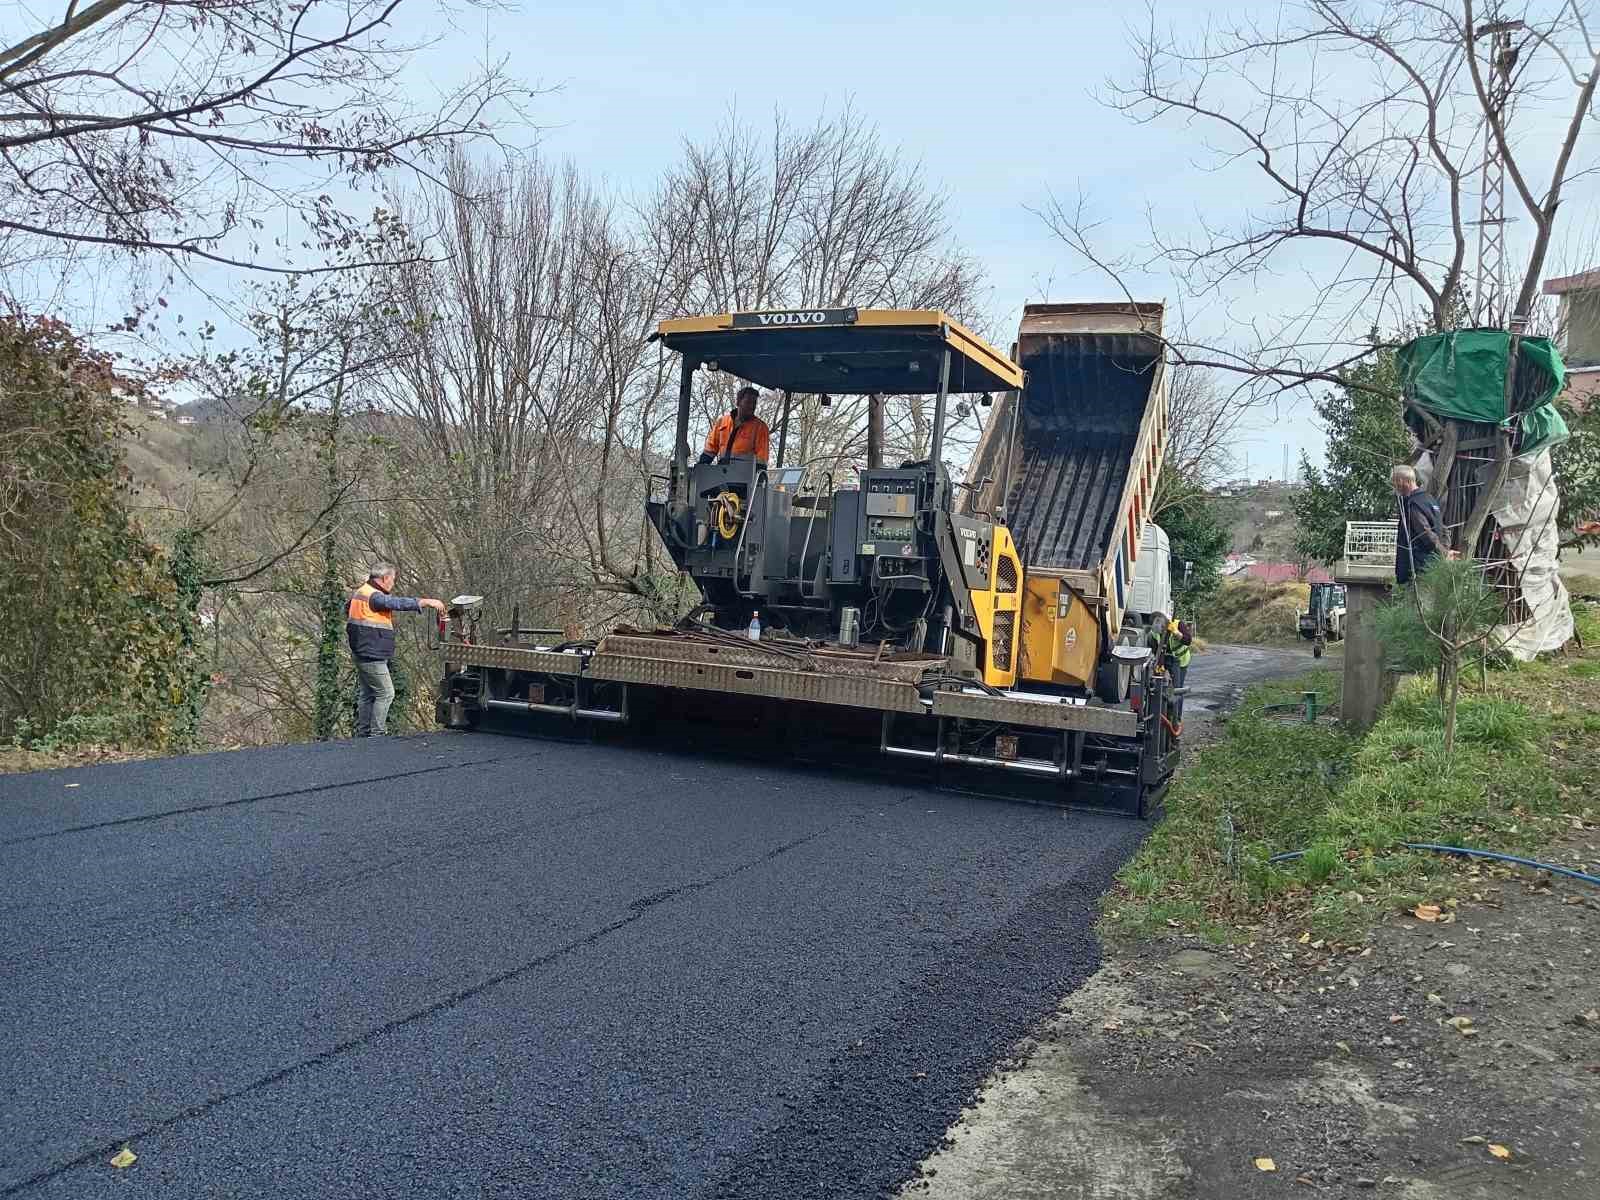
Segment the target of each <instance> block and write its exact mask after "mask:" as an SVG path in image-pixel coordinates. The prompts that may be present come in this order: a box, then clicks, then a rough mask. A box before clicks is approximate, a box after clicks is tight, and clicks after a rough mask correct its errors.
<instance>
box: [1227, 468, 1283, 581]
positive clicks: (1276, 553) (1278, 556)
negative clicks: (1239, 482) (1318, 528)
mask: <svg viewBox="0 0 1600 1200" xmlns="http://www.w3.org/2000/svg"><path fill="white" fill-rule="evenodd" d="M1299 490H1300V489H1299V487H1298V485H1295V484H1288V483H1281V482H1269V483H1260V484H1253V485H1251V486H1249V487H1227V488H1218V489H1217V490H1216V491H1215V492H1213V493H1212V495H1213V496H1215V497H1216V499H1217V501H1218V505H1219V508H1220V510H1221V512H1222V514H1223V517H1224V519H1225V520H1226V521H1227V522H1228V531H1229V533H1230V534H1231V535H1232V543H1231V545H1229V547H1228V550H1229V552H1230V553H1235V554H1252V555H1254V556H1255V557H1256V558H1257V559H1259V560H1261V561H1262V562H1288V561H1290V560H1292V559H1293V558H1294V549H1293V547H1294V513H1293V511H1292V510H1291V509H1290V507H1289V500H1290V498H1291V497H1292V496H1294V495H1295V493H1296V492H1298V491H1299Z"/></svg>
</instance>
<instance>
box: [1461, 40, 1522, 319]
mask: <svg viewBox="0 0 1600 1200" xmlns="http://www.w3.org/2000/svg"><path fill="white" fill-rule="evenodd" d="M1522 28H1523V22H1521V21H1488V22H1485V23H1484V24H1482V25H1479V26H1478V27H1477V28H1476V29H1475V30H1473V31H1472V38H1473V41H1475V42H1476V41H1477V40H1479V39H1480V38H1485V37H1487V38H1489V39H1490V42H1489V105H1488V111H1487V113H1486V114H1485V119H1484V127H1483V189H1482V190H1483V198H1482V204H1481V207H1480V209H1479V213H1478V279H1477V284H1476V287H1475V289H1474V293H1475V294H1474V295H1473V297H1472V299H1473V308H1474V310H1475V315H1476V318H1477V324H1479V325H1490V326H1500V325H1504V324H1505V323H1506V315H1507V314H1506V312H1505V300H1504V296H1505V290H1506V162H1505V156H1504V155H1503V154H1501V153H1500V139H1499V138H1497V137H1496V136H1495V129H1494V127H1495V125H1496V124H1501V125H1502V127H1503V123H1504V120H1505V111H1506V100H1507V99H1508V98H1509V97H1510V95H1511V68H1512V67H1513V66H1515V65H1516V61H1517V51H1516V49H1515V48H1514V47H1513V46H1512V45H1511V35H1512V34H1513V33H1515V32H1516V31H1517V30H1519V29H1522Z"/></svg>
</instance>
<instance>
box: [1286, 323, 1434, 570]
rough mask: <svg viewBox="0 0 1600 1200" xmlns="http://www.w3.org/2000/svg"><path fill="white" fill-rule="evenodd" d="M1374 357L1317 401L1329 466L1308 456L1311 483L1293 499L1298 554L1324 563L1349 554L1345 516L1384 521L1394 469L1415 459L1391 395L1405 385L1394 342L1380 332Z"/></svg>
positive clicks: (1343, 374) (1303, 467)
mask: <svg viewBox="0 0 1600 1200" xmlns="http://www.w3.org/2000/svg"><path fill="white" fill-rule="evenodd" d="M1372 341H1373V344H1374V346H1375V351H1374V354H1373V357H1371V358H1370V359H1368V360H1366V361H1364V362H1359V363H1356V364H1354V365H1352V366H1348V367H1344V368H1342V369H1341V370H1340V372H1339V378H1340V385H1339V386H1338V387H1336V388H1333V389H1332V390H1331V391H1327V392H1324V393H1323V394H1322V395H1321V396H1319V397H1318V398H1317V400H1316V410H1317V416H1318V418H1319V419H1320V420H1321V422H1322V425H1323V428H1324V429H1325V430H1326V432H1327V435H1328V446H1327V463H1326V466H1324V467H1322V468H1320V469H1319V468H1317V467H1315V466H1313V465H1312V463H1311V460H1310V458H1309V457H1307V456H1305V455H1302V456H1301V462H1300V473H1301V477H1302V480H1303V482H1304V487H1302V488H1301V490H1300V491H1298V492H1297V493H1295V494H1294V495H1293V496H1292V497H1291V498H1290V500H1289V507H1290V509H1291V511H1292V512H1293V513H1294V518H1295V525H1296V528H1295V540H1294V547H1295V551H1296V552H1297V553H1298V554H1300V555H1302V556H1304V557H1306V558H1309V559H1314V560H1315V561H1317V562H1321V563H1331V562H1334V561H1335V560H1337V559H1339V558H1341V557H1342V556H1343V555H1344V533H1345V522H1346V521H1382V520H1387V519H1389V518H1392V517H1393V516H1394V513H1395V498H1394V491H1393V488H1392V486H1391V485H1390V483H1389V471H1390V469H1391V468H1392V467H1393V466H1394V465H1395V464H1396V463H1399V462H1406V461H1408V460H1409V458H1410V456H1411V447H1412V438H1411V434H1410V433H1409V432H1408V431H1407V429H1406V426H1405V422H1404V421H1402V420H1401V419H1400V405H1399V404H1398V403H1397V402H1396V401H1395V400H1393V399H1391V397H1392V396H1394V395H1397V394H1398V393H1399V390H1400V377H1399V369H1398V367H1397V366H1396V364H1395V354H1394V350H1393V348H1392V346H1389V345H1385V344H1384V343H1382V342H1381V341H1380V340H1379V339H1378V337H1377V335H1373V338H1372Z"/></svg>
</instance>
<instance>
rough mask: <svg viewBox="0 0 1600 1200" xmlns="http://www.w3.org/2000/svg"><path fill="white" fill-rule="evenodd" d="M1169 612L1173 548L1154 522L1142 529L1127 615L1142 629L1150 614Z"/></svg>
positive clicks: (1164, 533) (1146, 623)
mask: <svg viewBox="0 0 1600 1200" xmlns="http://www.w3.org/2000/svg"><path fill="white" fill-rule="evenodd" d="M1158 612H1163V613H1166V614H1167V615H1168V616H1169V617H1170V616H1173V615H1175V614H1174V613H1173V611H1172V546H1171V543H1170V541H1169V540H1168V538H1167V531H1166V530H1165V529H1163V528H1161V526H1159V525H1157V524H1156V523H1155V522H1154V521H1151V522H1148V523H1147V524H1146V525H1145V527H1144V537H1143V538H1141V539H1140V541H1139V557H1138V559H1137V560H1136V561H1135V562H1134V564H1133V590H1132V591H1131V592H1130V593H1129V595H1128V608H1127V613H1128V616H1129V617H1131V618H1132V619H1133V621H1136V622H1137V623H1138V624H1140V625H1142V626H1148V625H1149V624H1150V616H1151V614H1152V613H1158Z"/></svg>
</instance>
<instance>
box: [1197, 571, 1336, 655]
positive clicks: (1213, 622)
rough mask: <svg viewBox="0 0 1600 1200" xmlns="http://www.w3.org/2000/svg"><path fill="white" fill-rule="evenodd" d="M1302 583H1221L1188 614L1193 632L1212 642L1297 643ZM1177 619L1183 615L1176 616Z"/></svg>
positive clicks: (1305, 600) (1305, 591)
mask: <svg viewBox="0 0 1600 1200" xmlns="http://www.w3.org/2000/svg"><path fill="white" fill-rule="evenodd" d="M1310 595H1311V589H1310V587H1309V586H1308V585H1306V584H1304V583H1267V582H1266V581H1265V580H1261V579H1242V580H1235V581H1234V582H1231V583H1225V584H1223V585H1222V586H1221V587H1220V588H1218V589H1217V591H1216V592H1215V593H1214V594H1213V595H1212V596H1210V597H1209V598H1207V599H1206V601H1205V602H1204V603H1202V604H1201V605H1199V606H1198V607H1197V608H1196V609H1195V611H1194V612H1193V613H1191V614H1188V615H1189V616H1191V617H1192V618H1193V620H1194V624H1195V632H1196V633H1198V634H1199V635H1200V636H1201V637H1203V638H1205V639H1207V640H1208V641H1212V642H1232V643H1235V644H1245V645H1278V646H1287V645H1294V644H1298V643H1299V642H1300V641H1301V640H1302V639H1301V637H1300V633H1299V620H1300V614H1301V613H1303V612H1305V610H1306V607H1307V605H1308V604H1309V603H1310ZM1179 615H1180V616H1182V615H1184V614H1181V613H1180V614H1179Z"/></svg>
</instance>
